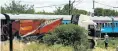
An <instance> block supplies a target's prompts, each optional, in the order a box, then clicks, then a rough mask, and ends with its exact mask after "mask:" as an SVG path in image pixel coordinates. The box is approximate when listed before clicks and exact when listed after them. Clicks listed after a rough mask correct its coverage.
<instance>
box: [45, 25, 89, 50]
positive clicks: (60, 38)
mask: <svg viewBox="0 0 118 51" xmlns="http://www.w3.org/2000/svg"><path fill="white" fill-rule="evenodd" d="M43 41H44V43H47V44H55V43H56V44H62V45H70V46H73V48H74V49H75V51H77V50H79V49H83V50H87V47H88V39H87V31H86V30H85V29H84V28H82V27H80V26H78V25H73V24H68V25H61V26H59V27H58V28H56V29H55V31H53V32H51V33H50V34H48V35H46V36H44V37H43Z"/></svg>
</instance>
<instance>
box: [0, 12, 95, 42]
mask: <svg viewBox="0 0 118 51" xmlns="http://www.w3.org/2000/svg"><path fill="white" fill-rule="evenodd" d="M8 15H9V17H10V18H11V24H12V35H13V37H14V36H18V37H19V38H27V37H31V36H36V37H42V36H43V35H45V34H46V33H48V32H49V31H53V30H54V29H55V28H56V27H57V26H59V25H61V24H62V23H63V24H70V23H72V24H76V25H79V26H81V27H84V28H85V29H86V30H88V31H89V33H88V35H89V36H91V37H95V36H96V35H95V34H96V23H95V22H93V21H92V20H91V19H90V16H86V15H38V14H20V15H11V14H8ZM0 17H1V19H2V20H1V23H2V26H1V28H2V29H5V30H3V31H2V39H3V40H7V36H8V34H9V32H8V31H9V30H11V29H8V28H9V27H8V26H6V27H4V25H7V23H4V22H5V21H6V20H4V19H5V18H4V16H3V15H0ZM62 19H63V20H62ZM6 29H8V31H6ZM5 31H6V32H7V33H4V32H5ZM90 40H93V38H90Z"/></svg>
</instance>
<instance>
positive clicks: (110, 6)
mask: <svg viewBox="0 0 118 51" xmlns="http://www.w3.org/2000/svg"><path fill="white" fill-rule="evenodd" d="M95 3H98V4H101V5H104V6H108V7H112V8H113V7H114V6H111V5H107V4H103V3H100V2H97V1H95Z"/></svg>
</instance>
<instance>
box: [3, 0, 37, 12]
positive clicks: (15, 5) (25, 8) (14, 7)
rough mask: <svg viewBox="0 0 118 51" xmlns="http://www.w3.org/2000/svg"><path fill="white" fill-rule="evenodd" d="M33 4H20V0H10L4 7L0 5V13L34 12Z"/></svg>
mask: <svg viewBox="0 0 118 51" xmlns="http://www.w3.org/2000/svg"><path fill="white" fill-rule="evenodd" d="M33 7H34V5H27V4H21V2H20V1H18V2H16V1H14V0H13V1H12V2H11V3H10V4H9V5H6V4H5V7H1V13H12V14H16V13H18V14H19V13H30V14H31V13H34V12H35V11H34V8H33Z"/></svg>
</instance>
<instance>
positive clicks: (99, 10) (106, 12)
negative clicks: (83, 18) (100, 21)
mask: <svg viewBox="0 0 118 51" xmlns="http://www.w3.org/2000/svg"><path fill="white" fill-rule="evenodd" d="M94 15H95V16H118V12H117V11H115V10H111V9H103V8H95V12H94Z"/></svg>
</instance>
